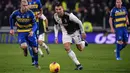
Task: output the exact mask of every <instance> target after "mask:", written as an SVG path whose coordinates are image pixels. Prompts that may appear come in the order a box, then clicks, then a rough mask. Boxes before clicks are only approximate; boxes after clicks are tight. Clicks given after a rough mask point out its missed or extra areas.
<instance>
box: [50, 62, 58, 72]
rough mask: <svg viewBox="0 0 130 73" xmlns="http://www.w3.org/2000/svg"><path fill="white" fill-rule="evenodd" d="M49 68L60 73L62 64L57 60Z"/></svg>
mask: <svg viewBox="0 0 130 73" xmlns="http://www.w3.org/2000/svg"><path fill="white" fill-rule="evenodd" d="M49 69H50V72H51V73H58V72H59V71H60V65H59V64H58V63H57V62H52V63H51V64H50V66H49Z"/></svg>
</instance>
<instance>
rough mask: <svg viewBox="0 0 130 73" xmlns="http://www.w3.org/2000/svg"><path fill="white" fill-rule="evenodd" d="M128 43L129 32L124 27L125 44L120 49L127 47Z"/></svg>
mask: <svg viewBox="0 0 130 73" xmlns="http://www.w3.org/2000/svg"><path fill="white" fill-rule="evenodd" d="M127 44H128V32H127V29H124V32H123V44H122V48H121V49H120V51H121V50H122V49H123V48H125V47H126V46H127Z"/></svg>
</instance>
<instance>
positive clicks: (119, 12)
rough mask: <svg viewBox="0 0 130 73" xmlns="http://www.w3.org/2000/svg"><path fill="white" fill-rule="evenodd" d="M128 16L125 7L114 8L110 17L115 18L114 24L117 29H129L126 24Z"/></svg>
mask: <svg viewBox="0 0 130 73" xmlns="http://www.w3.org/2000/svg"><path fill="white" fill-rule="evenodd" d="M127 14H128V12H127V10H126V8H125V7H123V6H122V7H121V8H116V7H114V8H113V9H112V10H111V12H110V16H111V17H112V18H113V24H114V27H115V28H119V27H127V24H126V20H127V19H126V15H127Z"/></svg>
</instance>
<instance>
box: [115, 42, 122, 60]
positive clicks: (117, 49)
mask: <svg viewBox="0 0 130 73" xmlns="http://www.w3.org/2000/svg"><path fill="white" fill-rule="evenodd" d="M121 48H122V45H120V44H116V58H120V49H121Z"/></svg>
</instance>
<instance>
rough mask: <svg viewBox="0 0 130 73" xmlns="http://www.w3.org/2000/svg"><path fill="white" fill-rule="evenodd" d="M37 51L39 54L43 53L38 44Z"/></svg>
mask: <svg viewBox="0 0 130 73" xmlns="http://www.w3.org/2000/svg"><path fill="white" fill-rule="evenodd" d="M38 52H39V53H40V55H43V52H42V50H41V48H40V45H38Z"/></svg>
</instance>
